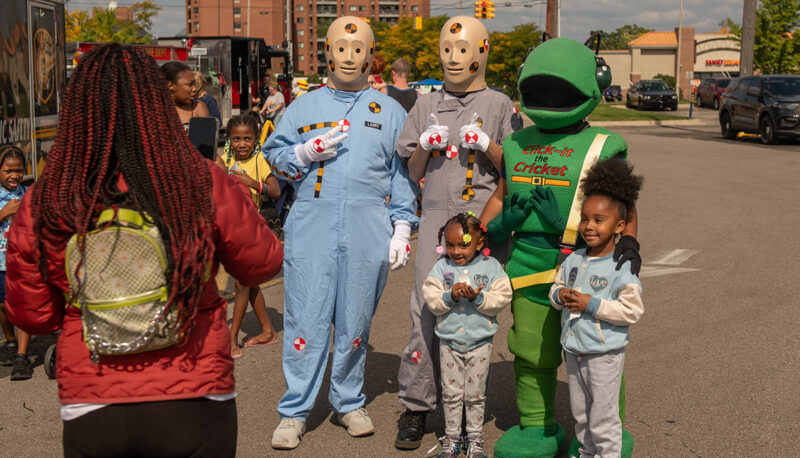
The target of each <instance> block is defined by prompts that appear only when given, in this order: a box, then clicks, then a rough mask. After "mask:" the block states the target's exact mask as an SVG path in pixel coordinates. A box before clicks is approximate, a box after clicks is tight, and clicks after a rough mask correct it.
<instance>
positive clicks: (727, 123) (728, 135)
mask: <svg viewBox="0 0 800 458" xmlns="http://www.w3.org/2000/svg"><path fill="white" fill-rule="evenodd" d="M719 127H720V129H721V130H722V138H725V139H728V140H733V139H734V138H736V132H734V130H733V124H731V115H729V114H728V112H727V111H723V112H722V114H721V115H719Z"/></svg>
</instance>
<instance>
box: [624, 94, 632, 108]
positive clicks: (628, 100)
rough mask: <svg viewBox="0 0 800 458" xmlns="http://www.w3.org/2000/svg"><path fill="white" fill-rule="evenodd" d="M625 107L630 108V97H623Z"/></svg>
mask: <svg viewBox="0 0 800 458" xmlns="http://www.w3.org/2000/svg"><path fill="white" fill-rule="evenodd" d="M625 108H627V109H629V110H630V108H631V99H630V98H628V97H625Z"/></svg>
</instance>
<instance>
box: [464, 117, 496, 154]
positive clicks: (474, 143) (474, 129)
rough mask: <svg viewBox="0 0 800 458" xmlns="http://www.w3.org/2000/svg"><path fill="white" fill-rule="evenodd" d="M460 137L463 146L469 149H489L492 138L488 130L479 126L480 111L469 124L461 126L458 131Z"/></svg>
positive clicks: (484, 150) (483, 150)
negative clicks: (485, 130) (487, 132)
mask: <svg viewBox="0 0 800 458" xmlns="http://www.w3.org/2000/svg"><path fill="white" fill-rule="evenodd" d="M458 137H459V138H460V139H461V143H460V145H461V147H462V148H467V149H476V150H479V151H482V152H484V153H485V152H486V150H487V149H489V143H490V141H491V140H490V139H489V136H488V135H486V132H484V131H483V129H481V128H480V127H478V113H474V114H473V115H472V120H470V122H469V124H467V125H465V126H461V129H459V131H458Z"/></svg>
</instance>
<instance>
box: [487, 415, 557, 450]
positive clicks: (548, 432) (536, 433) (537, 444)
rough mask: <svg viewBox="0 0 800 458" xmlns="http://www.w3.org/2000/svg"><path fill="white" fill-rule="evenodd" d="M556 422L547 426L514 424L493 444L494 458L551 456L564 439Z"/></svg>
mask: <svg viewBox="0 0 800 458" xmlns="http://www.w3.org/2000/svg"><path fill="white" fill-rule="evenodd" d="M565 437H566V436H565V434H564V428H562V427H561V425H559V424H558V423H556V424H555V426H549V427H524V426H519V425H517V426H514V427H513V428H511V429H509V430H508V431H506V433H505V434H503V436H502V437H501V438H500V440H498V441H497V443H496V444H495V446H494V456H495V458H551V457H553V456H555V455H556V452H557V451H558V449H559V447H561V444H562V443H564V439H565Z"/></svg>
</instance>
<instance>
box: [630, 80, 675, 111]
mask: <svg viewBox="0 0 800 458" xmlns="http://www.w3.org/2000/svg"><path fill="white" fill-rule="evenodd" d="M634 105H636V108H639V109H640V110H641V109H643V108H669V109H670V110H672V111H675V110H677V109H678V94H676V93H675V91H673V90H672V89H670V88H669V86H667V83H665V82H663V81H661V80H642V81H638V82H636V83H634V84H633V86H631V87H630V88H628V96H627V98H626V99H625V106H627V107H628V108H631V107H632V106H634Z"/></svg>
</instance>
